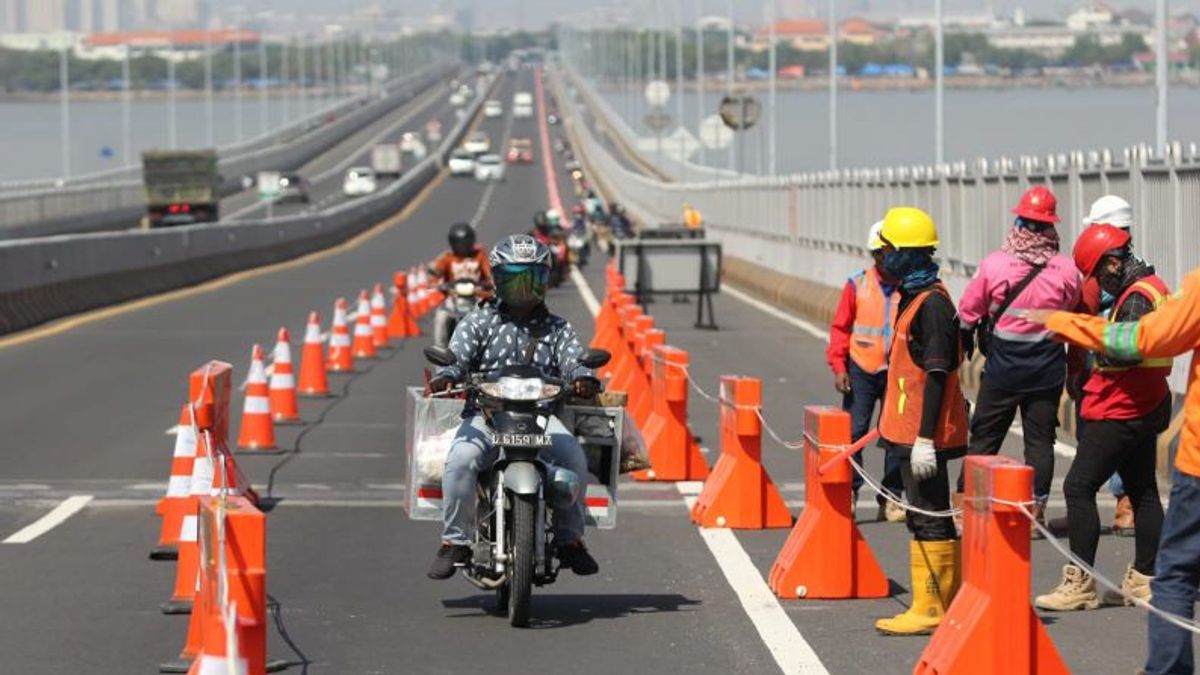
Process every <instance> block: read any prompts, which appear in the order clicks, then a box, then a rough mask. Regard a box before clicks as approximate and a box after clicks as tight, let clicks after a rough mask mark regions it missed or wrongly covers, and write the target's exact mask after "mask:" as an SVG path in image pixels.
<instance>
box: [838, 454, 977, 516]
mask: <svg viewBox="0 0 1200 675" xmlns="http://www.w3.org/2000/svg"><path fill="white" fill-rule="evenodd" d="M847 461H849V462H850V467H851V468H853V469H854V471H855V472H857V473H858V475H859V476H862V479H863V482H864V483H866V484H867V485H868V486H870V488H871V489H872V490H874V491H875V492H876V494H878V495H879V496H880V497H883V498H884V499H886V500H888V501H889V502H891V503H893V504H895V505H896V506H899V507H900V508H902V509H904V510H905V511H908V512H910V513H919V514H921V515H923V516H928V517H929V518H953V517H954V516H957V515H958V514H960V513H962V509H949V510H946V511H929V510H927V509H923V508H920V507H919V506H913V505H912V504H909V503H908V502H906V501H904V500H903V499H901V498H900V497H897V496H896V494H895V493H893V492H892V491H891V490H889V489H887V488H886V487H884V486H883V485H882V484H881V483H878V482H876V480H875V477H874V476H872V475H871V474H869V473H867V471H866V469H864V468H862V467H861V466H859V464H858V462H855V461H854V460H853V459H852V458H847Z"/></svg>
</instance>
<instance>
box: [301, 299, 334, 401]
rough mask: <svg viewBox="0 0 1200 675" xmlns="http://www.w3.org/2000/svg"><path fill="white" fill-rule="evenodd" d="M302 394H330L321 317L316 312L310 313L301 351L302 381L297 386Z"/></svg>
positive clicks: (316, 395)
mask: <svg viewBox="0 0 1200 675" xmlns="http://www.w3.org/2000/svg"><path fill="white" fill-rule="evenodd" d="M297 389H298V393H299V394H300V395H301V396H312V397H318V396H329V378H328V377H326V375H325V352H324V350H322V348H321V317H320V315H319V314H317V313H316V312H310V313H309V315H308V326H307V327H305V329H304V349H303V350H302V351H301V352H300V382H299V384H298V386H297Z"/></svg>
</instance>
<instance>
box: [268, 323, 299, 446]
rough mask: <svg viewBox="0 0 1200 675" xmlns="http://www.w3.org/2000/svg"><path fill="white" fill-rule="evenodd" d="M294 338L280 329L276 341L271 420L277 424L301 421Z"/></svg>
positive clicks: (272, 378) (272, 372) (272, 376)
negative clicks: (294, 368) (293, 354)
mask: <svg viewBox="0 0 1200 675" xmlns="http://www.w3.org/2000/svg"><path fill="white" fill-rule="evenodd" d="M291 341H292V338H291V336H289V335H288V331H287V329H286V328H280V329H279V337H278V338H277V339H276V341H275V354H274V359H273V360H274V365H273V367H272V368H271V389H270V391H271V419H273V420H275V421H276V422H277V423H282V424H292V423H296V422H299V421H300V408H299V406H298V405H297V404H296V374H295V370H293V369H292V345H291Z"/></svg>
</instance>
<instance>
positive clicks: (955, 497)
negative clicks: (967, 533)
mask: <svg viewBox="0 0 1200 675" xmlns="http://www.w3.org/2000/svg"><path fill="white" fill-rule="evenodd" d="M950 508H951V509H953V510H954V515H953V516H951V517H950V518H951V520H953V521H954V529H956V530H958V533H959V534H962V531H963V493H961V492H951V493H950Z"/></svg>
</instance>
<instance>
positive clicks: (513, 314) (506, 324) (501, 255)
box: [428, 234, 600, 579]
mask: <svg viewBox="0 0 1200 675" xmlns="http://www.w3.org/2000/svg"><path fill="white" fill-rule="evenodd" d="M490 261H491V265H492V270H493V273H494V275H495V280H496V297H495V298H494V299H490V300H488V301H486V302H484V303H482V304H481V305H480V307H479V308H478V309H476V310H475V311H474V312H471V313H470V314H468V315H467V316H466V317H464V318H463V319H462V320H461V321H460V322H459V324H458V328H457V329H455V331H454V335H453V337H451V339H450V344H449V349H450V351H451V352H453V353H454V356H455V359H456V361H457V363H456V364H455V365H453V366H447V367H444V368H439V369H437V371H435V373H434V377H433V379H432V380H431V381H430V383H429V386H430V389H431V390H433V391H443V390H445V389H447V388H449V387H450V386H451V385H452V384H453V383H455V382H461V381H462V380H463V379H465V378H466V376H467V375H468V374H469V373H472V372H474V373H480V372H483V373H486V372H489V371H493V370H496V369H499V368H502V367H504V366H508V365H521V364H529V365H533V366H535V367H537V368H539V369H540V370H542V371H543V372H544V373H545V374H546V375H547V376H549V377H555V378H558V379H562V380H564V381H567V382H570V383H571V385H572V387H573V388H574V390H575V393H576V395H578V396H581V397H590V396H594V395H595V394H596V393H597V392H598V391H599V389H600V381H599V380H598V379H596V376H595V374H594V373H593V372H592V371H591V370H590V369H588V368H586V367H584V366H582V365H581V364H580V363H579V356H580V354H581V353H582V352H583V347H582V346H580V344H579V338H578V337H577V336H576V334H575V330H574V329H573V328H572V327H571V324H570V323H568V322H567V321H566V320H565V319H563V318H561V317H558V316H555V315H554V314H551V313H550V311H549V309H547V307H546V304H545V298H546V282H547V280H548V279H549V276H550V264H551V262H550V250H549V249H548V248H546V247H545V246H544V245H542V244H541V243H539V242H538V241H537V240H535V239H534V238H533V237H531V236H529V235H525V234H515V235H511V236H508V237H505V238H504V239H503V240H501V241H500V243H498V244H496V246H495V248H493V249H492V252H491V255H490ZM547 432H548V433H549V434H550V437H551V442H552V446H551V447H550V448H547V449H546V450H544V451H543V455H544V457H545V459H546V460H547V461H549V462H550V463H551V464H553V465H555V466H558V467H562V468H564V469H567V470H569V471H572V472H574V473H575V474H576V475H578V476H579V477H580V479H581V481H583V482H585V483H586V481H587V475H588V474H587V459H586V457H585V455H584V452H583V448H582V447H580V445H579V442H578V440H576V438H575V436H574V435H573V434H572V433H571V432H570V431H568V430H567V429H566V427H564V426H563V424H562V422H560V421H559V420H558V418H556V417H551V418H550V420H549V423H548V425H547ZM496 452H497V451H496V448H495V447H494V446H493V444H492V439H491V432H490V431H489V430H488V427H487V425H486V422H485V420H484V418H483V416H482V415H481V414H480V413H479V411H478V410H477V409H475V408H474V406H472V405H471V403H470V402H469V401H468V405H467V407H466V409H465V410H464V411H463V423H462V425H461V426H460V427H459V429H458V433H457V435H456V436H455V438H454V442H453V443H452V444H451V446H450V452H449V453H448V454H447V455H446V467H445V471H444V473H443V477H442V494H443V502H442V503H443V506H442V508H443V520H444V527H443V530H442V544H441V546H440V547H439V548H438V551H437V556H436V557H435V558H434V561H433V565H432V566H431V567H430V568H429V573H428V576H429V578H431V579H448V578H449V577H451V576H453V575H454V568H455V567H456V566H459V565H464V564H466V563H467V562H468V561H469V560H470V558H471V546H470V544H471V542H472V541H473V539H474V536H475V533H474V532H473V531H472V530H473V528H474V525H475V506H476V504H475V490H476V482H477V480H478V476H479V472H480V471H483V470H486V469H487V468H488V467H490V466H491V465H492V464H493V463H494V462H495V459H496ZM553 512H554V543H555V546H556V548H557V555H558V559H559V561H560V562H561V563H562V566H563V567H566V568H568V569H570V570H571V571H572V572H574V573H575V574H578V575H580V576H586V575H590V574H595V573H596V572H598V571H599V569H600V568H599V565H598V564H597V563H596V560H595V559H594V558H592V556H591V554H590V553H588V550H587V548H586V547H585V546H584V544H583V526H584V520H585V517H586V512H585V509H584V504H583V501H582V500H579V501H578V502H576V503H575V504H573V505H571V506H569V507H566V508H561V509H553Z"/></svg>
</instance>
